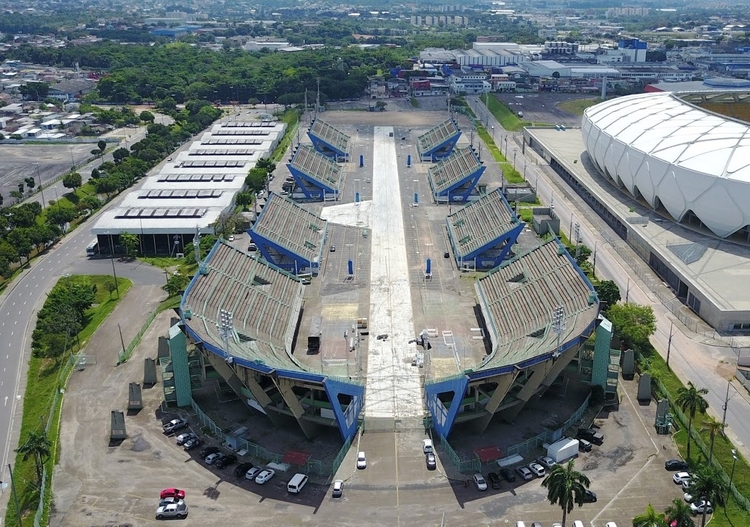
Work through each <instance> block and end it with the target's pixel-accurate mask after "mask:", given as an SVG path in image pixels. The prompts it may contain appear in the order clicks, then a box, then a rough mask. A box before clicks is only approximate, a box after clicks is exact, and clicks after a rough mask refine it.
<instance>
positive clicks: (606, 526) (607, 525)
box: [604, 522, 617, 527]
mask: <svg viewBox="0 0 750 527" xmlns="http://www.w3.org/2000/svg"><path fill="white" fill-rule="evenodd" d="M604 527H617V524H616V523H615V522H607V523H605V524H604Z"/></svg>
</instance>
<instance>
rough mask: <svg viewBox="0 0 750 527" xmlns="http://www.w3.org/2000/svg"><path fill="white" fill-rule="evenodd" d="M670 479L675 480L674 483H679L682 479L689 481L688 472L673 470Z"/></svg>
mask: <svg viewBox="0 0 750 527" xmlns="http://www.w3.org/2000/svg"><path fill="white" fill-rule="evenodd" d="M672 481H674V482H675V485H679V484H680V483H682V482H683V481H690V472H675V473H674V476H672Z"/></svg>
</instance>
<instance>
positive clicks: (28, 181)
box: [24, 177, 36, 190]
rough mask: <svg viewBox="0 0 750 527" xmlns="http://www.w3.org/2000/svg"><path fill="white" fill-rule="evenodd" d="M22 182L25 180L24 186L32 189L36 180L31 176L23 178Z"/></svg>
mask: <svg viewBox="0 0 750 527" xmlns="http://www.w3.org/2000/svg"><path fill="white" fill-rule="evenodd" d="M24 182H26V186H27V187H29V190H34V187H35V186H36V181H34V178H33V177H27V178H24Z"/></svg>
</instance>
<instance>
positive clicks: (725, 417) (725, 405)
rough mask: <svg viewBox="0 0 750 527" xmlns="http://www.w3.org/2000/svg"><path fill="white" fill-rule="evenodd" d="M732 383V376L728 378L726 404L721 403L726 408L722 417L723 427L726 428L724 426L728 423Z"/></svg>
mask: <svg viewBox="0 0 750 527" xmlns="http://www.w3.org/2000/svg"><path fill="white" fill-rule="evenodd" d="M731 385H732V378H731V377H730V378H729V380H727V395H726V396H725V397H724V404H723V405H721V409H722V410H724V415H722V417H721V429H722V430H724V427H725V426H726V423H727V407H728V406H729V387H730V386H731Z"/></svg>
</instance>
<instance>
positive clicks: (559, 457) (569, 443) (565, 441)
mask: <svg viewBox="0 0 750 527" xmlns="http://www.w3.org/2000/svg"><path fill="white" fill-rule="evenodd" d="M547 455H548V456H549V457H551V458H552V459H553V460H554V461H555V463H562V462H563V461H566V460H568V459H570V458H572V457H576V456H577V455H578V440H577V439H571V438H570V437H563V438H562V439H560V440H559V441H557V442H555V443H552V444H551V445H548V446H547Z"/></svg>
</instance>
